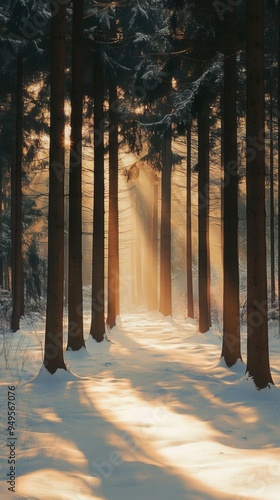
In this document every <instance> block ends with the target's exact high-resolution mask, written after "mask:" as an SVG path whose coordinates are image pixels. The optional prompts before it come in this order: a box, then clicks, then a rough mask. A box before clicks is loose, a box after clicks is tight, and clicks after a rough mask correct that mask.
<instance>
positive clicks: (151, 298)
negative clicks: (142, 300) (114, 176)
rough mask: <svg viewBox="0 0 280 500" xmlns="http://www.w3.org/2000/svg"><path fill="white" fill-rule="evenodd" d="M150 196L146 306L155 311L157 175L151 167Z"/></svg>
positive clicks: (156, 288)
mask: <svg viewBox="0 0 280 500" xmlns="http://www.w3.org/2000/svg"><path fill="white" fill-rule="evenodd" d="M150 190H151V192H150V196H151V200H152V203H151V221H150V242H148V244H149V248H150V251H149V255H148V258H149V267H148V274H149V276H148V290H147V292H148V308H149V310H150V311H155V310H157V308H158V270H157V255H158V236H157V235H158V177H157V174H156V173H155V172H154V171H153V170H152V169H151V171H150Z"/></svg>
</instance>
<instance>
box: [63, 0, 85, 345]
mask: <svg viewBox="0 0 280 500" xmlns="http://www.w3.org/2000/svg"><path fill="white" fill-rule="evenodd" d="M83 12H84V2H83V0H73V36H72V39H73V44H72V89H71V151H70V174H69V252H68V345H67V349H69V350H72V351H79V350H80V349H81V348H82V347H85V342H84V336H83V278H82V274H83V273H82V231H83V228H82V128H83V70H84V61H83Z"/></svg>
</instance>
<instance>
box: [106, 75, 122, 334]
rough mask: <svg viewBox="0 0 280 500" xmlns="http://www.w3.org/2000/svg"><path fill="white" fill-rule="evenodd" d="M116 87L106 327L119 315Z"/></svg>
mask: <svg viewBox="0 0 280 500" xmlns="http://www.w3.org/2000/svg"><path fill="white" fill-rule="evenodd" d="M117 102H118V95H117V87H116V84H115V82H113V81H110V82H109V122H110V129H109V227H108V312H107V320H106V322H107V325H108V326H109V327H110V328H113V327H114V326H115V325H116V316H118V315H119V314H120V292H119V287H120V285H119V281H120V277H119V272H120V271H119V202H118V190H119V158H118V156H119V154H118V153H119V151H118V148H119V144H118V135H119V134H118V115H117Z"/></svg>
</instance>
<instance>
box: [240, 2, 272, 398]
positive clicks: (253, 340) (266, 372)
mask: <svg viewBox="0 0 280 500" xmlns="http://www.w3.org/2000/svg"><path fill="white" fill-rule="evenodd" d="M246 34H247V39H246V42H247V61H246V68H247V99H246V101H247V128H246V136H247V155H246V156H247V158H246V159H247V165H246V186H247V374H248V375H249V376H250V377H252V378H253V380H254V382H255V385H256V386H257V388H258V389H263V388H265V387H267V386H269V384H272V383H273V382H272V377H271V373H270V366H269V350H268V324H267V319H268V318H267V270H266V227H265V224H266V217H265V140H264V134H265V100H264V2H263V1H262V0H247V29H246ZM252 141H254V142H253V144H255V141H257V144H258V147H257V148H256V147H254V146H252Z"/></svg>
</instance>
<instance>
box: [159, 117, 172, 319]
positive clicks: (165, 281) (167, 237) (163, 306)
mask: <svg viewBox="0 0 280 500" xmlns="http://www.w3.org/2000/svg"><path fill="white" fill-rule="evenodd" d="M171 144H172V128H171V125H169V126H168V128H167V130H166V132H165V134H164V139H163V147H162V177H161V225H160V228H161V231H160V306H159V308H160V312H161V313H162V314H163V315H164V316H171V315H172V287H171V173H172V147H171Z"/></svg>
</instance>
